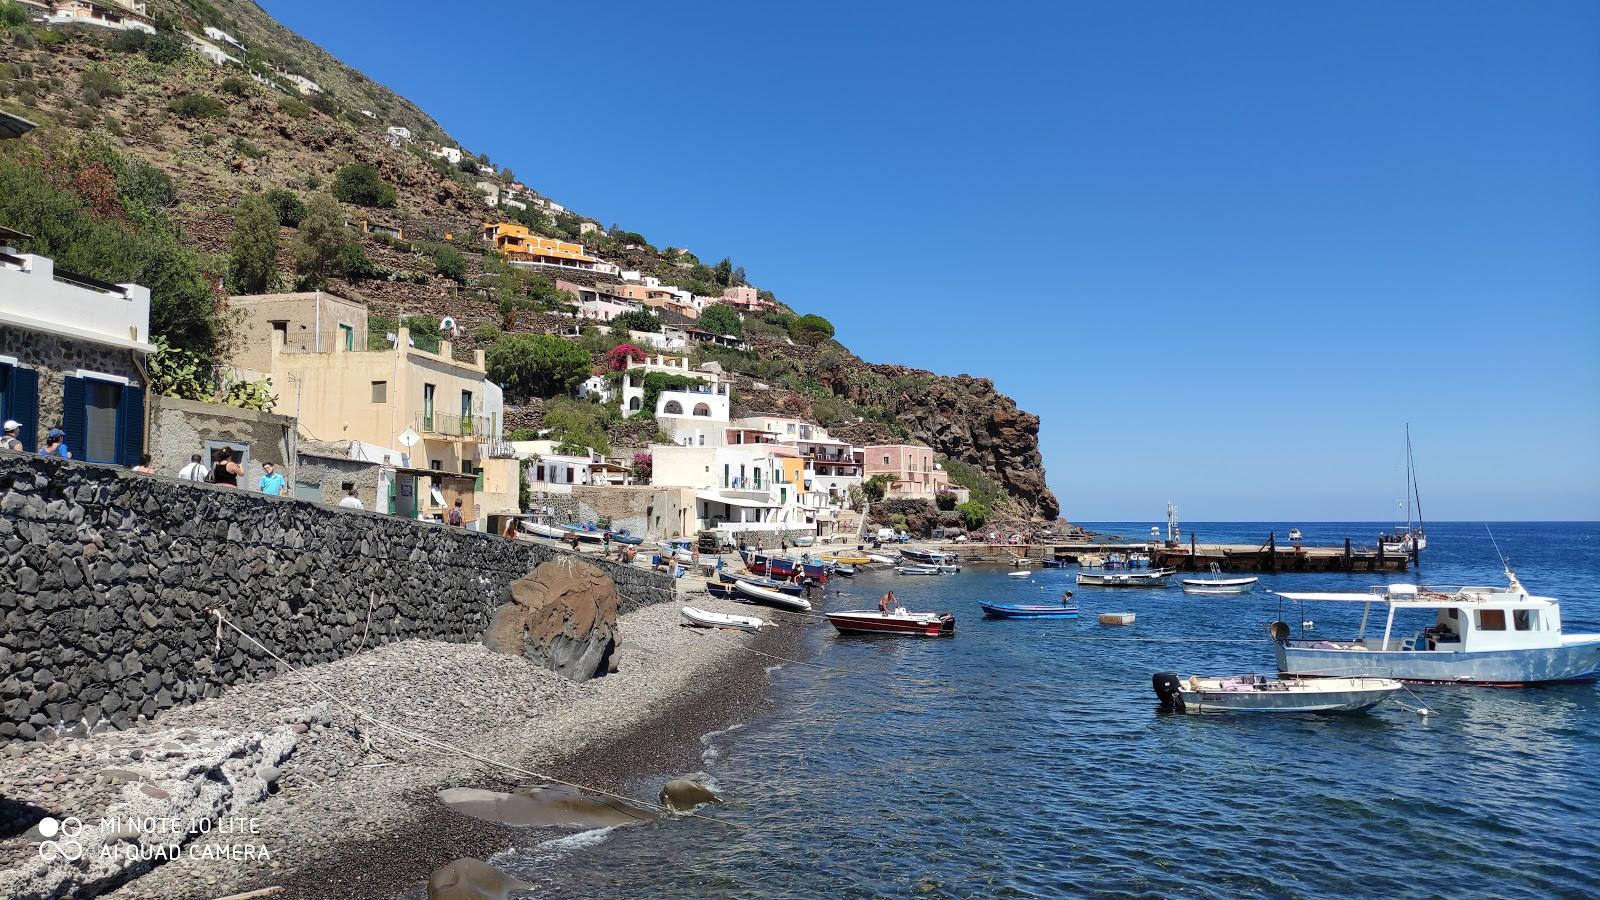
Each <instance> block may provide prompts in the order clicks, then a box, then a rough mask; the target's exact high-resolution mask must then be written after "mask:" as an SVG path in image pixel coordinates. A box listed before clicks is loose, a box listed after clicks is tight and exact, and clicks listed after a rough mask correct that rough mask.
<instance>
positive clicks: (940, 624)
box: [826, 610, 956, 637]
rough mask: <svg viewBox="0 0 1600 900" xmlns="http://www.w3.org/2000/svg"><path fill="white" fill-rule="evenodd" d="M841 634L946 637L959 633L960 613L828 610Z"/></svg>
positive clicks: (828, 615)
mask: <svg viewBox="0 0 1600 900" xmlns="http://www.w3.org/2000/svg"><path fill="white" fill-rule="evenodd" d="M826 615H827V617H828V621H829V622H832V623H833V627H834V628H836V629H838V630H839V633H840V634H893V635H904V636H907V637H944V636H947V635H952V634H955V631H956V617H955V616H953V615H951V614H950V613H923V614H920V615H904V616H895V615H890V616H885V615H882V614H881V613H876V612H872V611H870V610H865V611H858V612H836V613H827V614H826Z"/></svg>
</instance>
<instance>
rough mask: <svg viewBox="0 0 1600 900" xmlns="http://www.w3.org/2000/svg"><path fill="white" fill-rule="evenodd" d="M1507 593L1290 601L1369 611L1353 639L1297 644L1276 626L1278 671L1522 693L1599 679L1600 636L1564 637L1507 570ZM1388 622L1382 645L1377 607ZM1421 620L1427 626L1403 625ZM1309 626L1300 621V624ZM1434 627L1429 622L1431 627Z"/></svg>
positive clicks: (1552, 611)
mask: <svg viewBox="0 0 1600 900" xmlns="http://www.w3.org/2000/svg"><path fill="white" fill-rule="evenodd" d="M1506 576H1507V578H1508V579H1509V580H1510V586H1509V587H1505V588H1490V587H1462V588H1457V589H1456V590H1454V591H1451V592H1446V591H1439V590H1430V589H1427V588H1422V587H1419V586H1417V585H1411V584H1394V585H1390V586H1388V587H1387V588H1379V589H1374V591H1373V593H1370V594H1306V593H1284V594H1280V595H1279V596H1281V597H1283V598H1284V599H1285V600H1290V601H1294V602H1298V603H1315V602H1359V603H1364V604H1366V607H1365V609H1364V611H1363V612H1362V616H1361V629H1360V631H1359V632H1358V633H1357V635H1356V637H1355V638H1354V639H1353V640H1348V641H1331V640H1305V639H1299V640H1291V639H1290V637H1289V632H1290V629H1289V626H1287V625H1286V624H1284V623H1282V622H1277V623H1274V624H1273V626H1272V636H1273V639H1274V641H1275V642H1276V644H1277V647H1276V651H1277V656H1278V670H1279V671H1280V672H1282V673H1283V674H1285V675H1303V676H1322V677H1344V676H1352V675H1381V676H1385V677H1389V678H1398V679H1400V680H1402V681H1427V682H1439V683H1455V684H1499V685H1523V684H1543V683H1550V682H1561V681H1587V680H1592V679H1594V678H1596V677H1597V676H1600V634H1564V633H1563V632H1562V629H1561V605H1560V604H1559V603H1557V602H1556V601H1555V600H1553V599H1551V598H1549V597H1534V596H1531V595H1529V594H1528V592H1527V590H1526V589H1524V588H1523V586H1522V584H1521V582H1519V581H1518V580H1517V576H1516V575H1515V574H1514V573H1512V572H1511V571H1510V570H1509V569H1507V571H1506ZM1374 604H1384V605H1386V606H1387V607H1388V614H1387V616H1386V618H1385V620H1384V625H1383V634H1382V636H1381V637H1368V636H1367V627H1368V624H1369V621H1370V620H1371V618H1372V616H1371V613H1372V606H1373V605H1374ZM1416 611H1421V613H1422V616H1423V621H1422V623H1421V624H1420V625H1419V624H1418V623H1416V622H1412V623H1409V624H1408V623H1406V622H1404V621H1398V620H1397V618H1396V615H1397V613H1399V614H1414V613H1415V612H1416ZM1302 618H1303V617H1302ZM1430 620H1431V621H1430Z"/></svg>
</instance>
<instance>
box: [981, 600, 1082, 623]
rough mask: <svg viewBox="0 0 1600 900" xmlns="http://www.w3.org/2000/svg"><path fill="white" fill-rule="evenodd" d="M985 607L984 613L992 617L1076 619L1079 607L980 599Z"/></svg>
mask: <svg viewBox="0 0 1600 900" xmlns="http://www.w3.org/2000/svg"><path fill="white" fill-rule="evenodd" d="M978 605H979V606H981V607H983V614H984V615H986V616H988V617H989V618H991V619H1076V618H1077V617H1078V608H1077V607H1076V606H1069V605H1067V604H1059V605H1054V606H1046V605H1033V604H1027V603H985V602H983V601H982V600H979V601H978Z"/></svg>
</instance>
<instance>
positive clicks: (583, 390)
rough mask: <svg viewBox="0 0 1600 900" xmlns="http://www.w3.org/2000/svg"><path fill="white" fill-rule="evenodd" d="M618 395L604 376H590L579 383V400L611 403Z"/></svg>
mask: <svg viewBox="0 0 1600 900" xmlns="http://www.w3.org/2000/svg"><path fill="white" fill-rule="evenodd" d="M616 393H617V392H616V390H615V389H614V388H612V387H611V382H610V381H608V380H607V379H606V376H604V375H590V376H589V377H588V378H585V379H584V380H583V381H581V382H579V383H578V387H577V394H578V399H579V400H594V401H596V402H598V403H610V402H611V400H612V398H613V397H615V396H616Z"/></svg>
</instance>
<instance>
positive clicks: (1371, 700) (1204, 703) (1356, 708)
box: [1182, 687, 1399, 714]
mask: <svg viewBox="0 0 1600 900" xmlns="http://www.w3.org/2000/svg"><path fill="white" fill-rule="evenodd" d="M1397 690H1399V687H1391V688H1353V689H1350V690H1343V691H1318V692H1316V693H1314V694H1311V693H1302V692H1299V691H1191V690H1184V691H1183V692H1182V696H1183V710H1184V712H1191V713H1218V712H1228V713H1320V714H1328V713H1357V712H1363V711H1365V710H1369V709H1371V708H1372V707H1374V706H1377V705H1378V704H1379V703H1382V702H1383V701H1384V700H1387V699H1388V698H1389V696H1390V695H1391V694H1393V693H1394V692H1395V691H1397Z"/></svg>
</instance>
